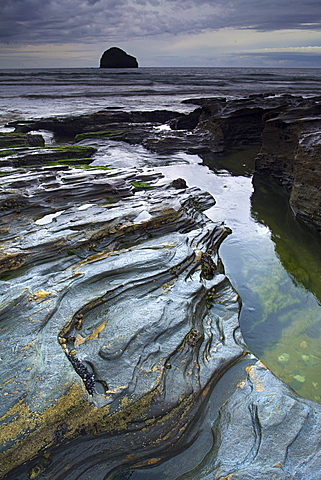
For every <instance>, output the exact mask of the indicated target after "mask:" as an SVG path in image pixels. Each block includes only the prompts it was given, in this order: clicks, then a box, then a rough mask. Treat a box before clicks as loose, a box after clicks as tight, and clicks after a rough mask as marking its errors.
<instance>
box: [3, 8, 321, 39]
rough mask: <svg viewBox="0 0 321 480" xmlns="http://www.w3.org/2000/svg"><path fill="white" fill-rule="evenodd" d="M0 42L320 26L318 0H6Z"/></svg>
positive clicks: (134, 36)
mask: <svg viewBox="0 0 321 480" xmlns="http://www.w3.org/2000/svg"><path fill="white" fill-rule="evenodd" d="M1 3H2V8H1V19H0V41H2V42H6V43H31V44H42V43H66V42H68V43H77V42H87V43H90V42H97V41H99V40H101V41H105V40H112V39H115V40H116V39H122V40H127V39H129V38H139V37H144V36H155V35H161V34H169V35H175V34H182V33H185V34H191V33H199V32H202V31H206V30H217V29H220V28H224V27H234V28H245V29H254V30H258V31H272V30H280V29H313V30H319V29H320V27H321V8H320V0H317V1H308V0H306V1H304V0H303V1H301V0H291V1H289V0H283V1H282V0H278V1H277V0H272V1H269V2H264V1H262V0H234V1H233V0H226V1H225V2H223V1H221V0H14V1H13V0H2V2H1Z"/></svg>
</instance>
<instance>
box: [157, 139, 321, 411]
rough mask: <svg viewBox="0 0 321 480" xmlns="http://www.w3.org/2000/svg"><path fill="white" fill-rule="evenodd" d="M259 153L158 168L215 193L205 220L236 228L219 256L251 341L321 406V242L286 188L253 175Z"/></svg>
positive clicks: (262, 356) (263, 356) (286, 379)
mask: <svg viewBox="0 0 321 480" xmlns="http://www.w3.org/2000/svg"><path fill="white" fill-rule="evenodd" d="M256 152H257V148H256V147H251V148H241V149H237V150H235V151H233V152H232V153H229V154H228V155H226V156H225V157H220V158H219V157H210V158H208V157H207V158H206V157H203V165H201V164H200V163H197V162H195V159H193V160H192V159H190V161H191V163H190V164H189V165H187V164H185V165H171V166H167V167H162V168H161V169H160V170H161V171H162V172H163V173H165V174H166V175H167V177H169V178H172V179H173V178H176V177H178V176H180V177H183V178H185V180H186V181H187V183H188V185H189V186H199V187H201V188H203V189H205V190H207V191H209V192H210V193H211V194H212V195H213V196H214V198H215V199H216V205H215V206H214V207H212V208H211V209H210V210H209V211H208V212H207V215H208V216H209V217H210V218H212V219H213V220H214V221H224V222H225V223H226V224H227V225H228V226H229V227H231V228H232V231H233V234H232V235H231V236H230V237H228V238H227V239H226V240H225V241H224V242H223V244H222V246H221V248H220V253H221V257H222V259H223V263H224V265H225V269H226V273H227V275H228V277H229V278H230V279H231V282H232V284H233V285H234V287H235V288H236V289H237V291H238V292H239V294H240V296H241V298H242V302H243V307H242V311H241V316H240V324H241V328H242V332H243V335H244V338H245V341H246V343H247V344H248V346H249V348H250V349H251V351H252V352H253V353H254V354H255V355H257V356H258V357H259V358H260V359H261V360H262V361H263V362H264V363H265V364H266V365H267V366H268V367H269V368H270V369H271V370H272V371H273V373H275V374H276V375H277V376H278V377H279V378H281V379H282V380H283V381H284V382H286V383H288V384H289V385H291V386H292V388H294V389H295V390H296V391H297V392H298V393H300V394H301V395H303V396H305V397H307V398H309V399H312V400H315V401H317V402H320V403H321V380H319V372H320V367H321V308H320V300H321V276H320V272H321V248H320V247H321V239H320V236H319V235H317V234H314V233H313V232H311V231H309V229H308V228H307V227H304V226H302V225H301V224H299V223H298V222H297V221H296V219H295V218H294V216H293V214H292V211H291V209H290V208H289V203H288V198H287V193H286V192H285V191H284V190H283V189H282V188H281V187H278V186H277V185H273V182H271V181H269V180H268V179H265V180H264V179H262V178H260V177H258V176H255V177H254V179H253V178H252V173H253V169H254V159H255V155H256Z"/></svg>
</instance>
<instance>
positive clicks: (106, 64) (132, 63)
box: [100, 47, 138, 68]
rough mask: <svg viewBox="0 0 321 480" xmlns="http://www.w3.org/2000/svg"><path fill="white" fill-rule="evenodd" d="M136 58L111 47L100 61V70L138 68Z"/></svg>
mask: <svg viewBox="0 0 321 480" xmlns="http://www.w3.org/2000/svg"><path fill="white" fill-rule="evenodd" d="M137 67H138V62H137V60H136V58H135V57H132V56H131V55H128V53H126V52H124V50H122V49H121V48H118V47H111V48H109V49H108V50H106V51H105V52H104V53H103V55H102V57H101V59H100V68H137Z"/></svg>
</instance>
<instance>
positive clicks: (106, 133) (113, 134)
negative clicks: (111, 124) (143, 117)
mask: <svg viewBox="0 0 321 480" xmlns="http://www.w3.org/2000/svg"><path fill="white" fill-rule="evenodd" d="M126 131H128V130H100V131H97V132H87V133H79V134H78V135H76V136H75V141H76V142H80V141H81V140H84V139H86V138H117V137H119V136H122V135H123V134H124V133H125V132H126Z"/></svg>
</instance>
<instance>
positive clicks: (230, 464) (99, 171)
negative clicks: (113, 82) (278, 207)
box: [0, 96, 321, 480]
mask: <svg viewBox="0 0 321 480" xmlns="http://www.w3.org/2000/svg"><path fill="white" fill-rule="evenodd" d="M194 102H196V103H197V100H194ZM302 102H303V103H302ZM309 102H310V103H309ZM313 103H317V100H316V99H314V100H311V101H309V100H304V101H303V100H302V99H300V98H293V97H291V96H284V97H279V98H276V97H275V98H274V97H269V96H256V97H251V98H249V99H239V100H231V101H226V100H224V99H212V100H210V99H206V100H203V101H201V100H200V101H199V102H198V105H199V107H198V108H197V109H196V110H195V111H194V112H193V113H192V114H189V115H182V114H178V113H177V112H162V111H160V112H106V111H103V112H97V113H95V114H93V115H84V116H79V117H69V118H65V119H59V118H51V119H41V120H36V121H29V122H26V123H21V122H20V123H19V124H17V123H16V126H17V132H16V133H15V134H14V136H12V137H11V139H10V140H8V139H7V138H6V139H5V140H4V141H5V142H6V141H10V142H13V143H14V142H15V141H16V142H17V146H18V147H19V148H14V145H13V144H12V143H10V145H11V147H12V148H11V149H10V150H6V151H5V150H3V151H1V163H0V174H1V175H2V179H1V187H0V215H1V227H0V231H1V234H2V243H1V250H0V274H1V276H0V288H1V294H2V297H1V304H0V326H1V337H0V343H1V369H0V385H1V390H2V401H1V404H0V440H1V442H0V444H1V447H0V466H1V467H0V469H1V470H0V477H1V478H3V479H6V480H9V479H10V480H12V479H15V480H24V479H25V478H30V479H38V480H45V479H49V478H50V479H51V480H60V479H62V478H63V479H64V480H97V479H102V478H117V475H118V474H119V475H120V477H118V478H122V475H123V476H125V478H129V477H128V475H127V474H130V472H131V471H132V469H135V468H140V467H151V466H153V465H158V464H160V463H161V462H163V461H165V460H166V459H168V458H169V457H173V456H174V455H176V454H178V453H180V452H181V451H182V450H183V449H184V448H187V447H188V446H189V445H191V444H192V442H193V441H194V440H195V439H196V438H197V437H198V435H199V434H200V430H201V429H202V426H201V423H202V420H203V418H204V416H205V415H206V412H207V406H208V405H209V404H212V402H216V403H215V404H216V410H215V412H213V417H212V418H211V423H212V429H213V436H212V437H211V439H212V440H211V442H210V443H209V445H208V449H207V450H206V452H205V453H204V456H203V458H202V459H201V461H200V462H199V463H198V464H195V465H194V467H193V469H192V470H191V471H190V472H186V471H185V476H184V478H190V479H199V480H205V479H206V480H210V479H213V478H217V479H219V480H226V479H227V478H233V479H240V480H241V479H242V480H265V479H271V478H274V477H275V478H278V479H282V480H289V479H290V478H293V479H296V480H312V479H317V478H319V476H320V469H321V449H320V427H321V406H320V405H317V404H314V403H313V402H310V401H307V400H304V399H302V398H300V397H299V396H298V395H296V394H295V393H294V392H293V391H292V390H291V389H290V388H289V387H287V386H286V385H284V384H283V383H282V382H281V381H280V380H278V379H277V378H275V377H274V375H273V374H272V373H271V372H269V371H268V370H267V369H266V368H265V367H264V365H262V364H261V363H260V362H258V361H257V359H256V358H255V357H253V356H252V355H251V354H250V352H249V351H248V348H247V347H246V345H245V344H244V342H243V339H242V335H241V333H240V328H239V323H238V316H239V311H240V306H241V300H240V298H239V296H238V294H237V292H236V291H235V290H234V289H233V286H232V285H231V284H230V282H229V280H228V279H227V277H226V276H225V274H224V267H223V265H222V262H221V261H220V257H219V254H218V249H219V246H220V244H221V242H222V241H223V240H224V238H225V237H226V236H227V235H229V234H230V233H231V232H230V230H229V229H228V227H226V226H224V225H223V224H214V223H213V222H211V221H210V220H209V218H208V217H207V216H206V215H205V214H204V213H203V212H204V211H205V210H207V209H208V208H210V207H211V206H213V205H214V204H215V200H214V199H213V198H212V197H211V196H210V195H209V194H208V193H206V192H202V191H200V190H199V189H197V188H188V186H187V185H186V182H185V181H184V180H183V179H177V180H176V181H174V182H172V184H166V183H165V182H164V180H163V179H162V178H161V175H160V174H155V172H153V171H152V170H146V169H144V170H140V169H139V168H128V169H126V170H123V169H118V168H110V167H99V166H97V165H90V162H91V160H92V158H91V157H92V155H94V154H95V149H94V148H93V147H87V148H86V147H82V146H79V145H75V146H71V145H68V146H65V147H60V148H58V147H52V148H41V144H42V141H41V139H39V138H37V139H36V140H35V142H36V143H33V140H32V139H30V136H27V137H26V134H27V133H28V132H29V131H31V130H36V129H49V130H52V131H53V132H55V133H56V134H59V135H61V134H62V133H64V134H65V135H66V136H69V135H74V136H76V139H77V140H81V139H84V138H86V137H87V136H89V137H90V138H94V137H95V136H96V137H99V138H100V137H104V138H112V139H114V140H115V139H116V140H117V139H120V140H122V141H127V142H133V143H135V142H136V143H142V144H143V145H145V146H146V147H148V148H151V149H153V150H155V151H158V152H161V153H164V152H166V151H177V149H181V150H183V149H185V151H197V149H199V150H200V151H202V152H203V153H204V152H206V153H207V154H209V155H210V154H213V158H215V155H216V154H217V153H218V152H221V151H223V150H224V149H225V148H227V147H228V146H229V145H230V144H231V143H232V144H233V145H242V144H257V145H258V144H259V143H260V141H261V134H262V132H263V135H262V149H261V152H260V155H259V156H258V159H257V170H258V171H259V172H261V174H267V175H274V176H275V177H276V178H278V180H279V181H281V182H283V183H285V184H286V186H287V188H289V190H290V192H291V202H292V205H293V208H295V209H296V211H297V213H298V215H300V216H301V217H302V219H303V220H305V221H306V222H308V223H310V224H313V225H315V224H317V222H318V221H319V214H320V212H319V210H317V202H318V201H319V189H318V176H319V174H318V172H319V169H318V163H319V161H318V153H319V145H318V138H319V136H318V135H319V133H318V131H319V120H318V112H319V110H318V108H319V106H318V105H316V106H314V107H313V108H312V104H313ZM300 105H301V107H300ZM299 117H300V118H299ZM163 122H167V124H168V125H172V129H171V130H166V131H163V130H161V129H159V130H158V129H156V128H155V126H159V125H160V124H161V123H163ZM129 124H130V128H128V126H129ZM19 131H20V132H23V133H20V134H19ZM77 135H78V136H77ZM13 138H15V140H12V139H13ZM26 139H27V140H26ZM273 139H274V141H273ZM28 145H38V146H39V148H37V147H36V146H32V147H29V146H28ZM276 147H277V148H276ZM165 157H166V156H165ZM312 193H313V195H314V197H315V198H312V197H313V195H312ZM311 219H314V220H313V221H315V220H316V223H313V222H312V221H311ZM234 369H235V370H234ZM233 371H235V372H236V374H235V375H236V379H235V382H234V383H233V382H230V381H229V378H230V377H229V375H231V372H233ZM224 382H225V384H224ZM222 385H223V387H222ZM224 385H225V386H224Z"/></svg>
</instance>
